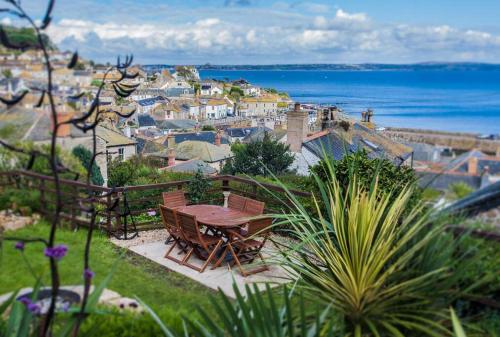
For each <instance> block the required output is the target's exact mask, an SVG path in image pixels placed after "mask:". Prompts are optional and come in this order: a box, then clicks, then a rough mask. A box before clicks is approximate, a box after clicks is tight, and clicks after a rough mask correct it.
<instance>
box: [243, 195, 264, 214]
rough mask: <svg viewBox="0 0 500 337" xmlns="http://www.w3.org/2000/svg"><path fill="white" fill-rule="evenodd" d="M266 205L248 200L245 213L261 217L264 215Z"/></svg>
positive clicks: (244, 209)
mask: <svg viewBox="0 0 500 337" xmlns="http://www.w3.org/2000/svg"><path fill="white" fill-rule="evenodd" d="M264 208H265V203H263V202H261V201H257V200H252V199H247V200H246V202H245V207H244V208H243V211H244V212H246V213H250V214H252V215H261V214H263V213H264Z"/></svg>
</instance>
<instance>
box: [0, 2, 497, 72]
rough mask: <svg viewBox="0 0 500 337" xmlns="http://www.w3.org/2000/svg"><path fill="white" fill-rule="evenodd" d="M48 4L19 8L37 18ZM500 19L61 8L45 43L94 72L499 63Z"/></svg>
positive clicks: (324, 11)
mask: <svg viewBox="0 0 500 337" xmlns="http://www.w3.org/2000/svg"><path fill="white" fill-rule="evenodd" d="M44 3H45V1H44V0H23V6H25V7H26V8H27V10H28V11H29V13H31V14H32V15H33V16H35V17H36V18H42V17H43V14H44V12H45V7H44V6H45V4H44ZM498 13H500V1H498V0H476V1H470V0H468V1H466V0H454V1H452V0H418V1H417V0H377V1H376V0H338V1H337V0H312V1H301V0H121V1H119V0H58V1H56V8H55V12H54V20H53V24H52V25H51V26H50V27H49V28H48V30H47V33H48V34H49V36H50V37H51V38H52V40H53V41H54V42H55V43H56V44H57V45H58V46H59V47H60V48H61V49H63V50H74V49H76V50H78V51H79V53H80V55H82V56H84V57H86V58H89V59H93V60H95V61H98V62H107V61H110V62H113V60H114V59H115V58H116V55H119V54H121V55H124V54H134V56H135V60H136V61H137V62H139V63H142V64H205V63H212V64H277V63H280V64H287V63H288V64H289V63H417V62H442V61H454V62H490V63H498V62H499V60H500V21H499V20H498ZM1 14H2V17H1V20H0V21H1V22H2V23H4V24H9V23H11V24H12V23H14V24H17V23H16V22H15V21H13V19H11V18H8V17H7V16H6V15H3V14H4V13H1Z"/></svg>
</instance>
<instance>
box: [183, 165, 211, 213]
mask: <svg viewBox="0 0 500 337" xmlns="http://www.w3.org/2000/svg"><path fill="white" fill-rule="evenodd" d="M210 187H211V183H210V181H209V180H208V179H207V177H205V175H203V172H202V171H201V168H199V169H198V171H196V174H195V175H194V176H193V178H192V179H191V180H190V181H189V183H188V184H187V194H188V196H189V199H190V200H191V203H192V204H199V203H200V202H202V201H205V200H206V196H207V195H206V194H207V192H208V190H209V189H210Z"/></svg>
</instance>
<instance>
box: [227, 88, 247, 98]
mask: <svg viewBox="0 0 500 337" xmlns="http://www.w3.org/2000/svg"><path fill="white" fill-rule="evenodd" d="M229 96H231V98H233V99H234V100H236V101H239V99H240V98H241V97H244V96H245V93H244V92H243V89H241V88H240V87H234V86H233V87H231V90H229Z"/></svg>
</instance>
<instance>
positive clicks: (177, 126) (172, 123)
mask: <svg viewBox="0 0 500 337" xmlns="http://www.w3.org/2000/svg"><path fill="white" fill-rule="evenodd" d="M196 124H197V122H196V121H195V120H192V119H171V120H165V121H161V122H158V127H159V128H160V129H164V130H189V129H194V128H195V126H196Z"/></svg>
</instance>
